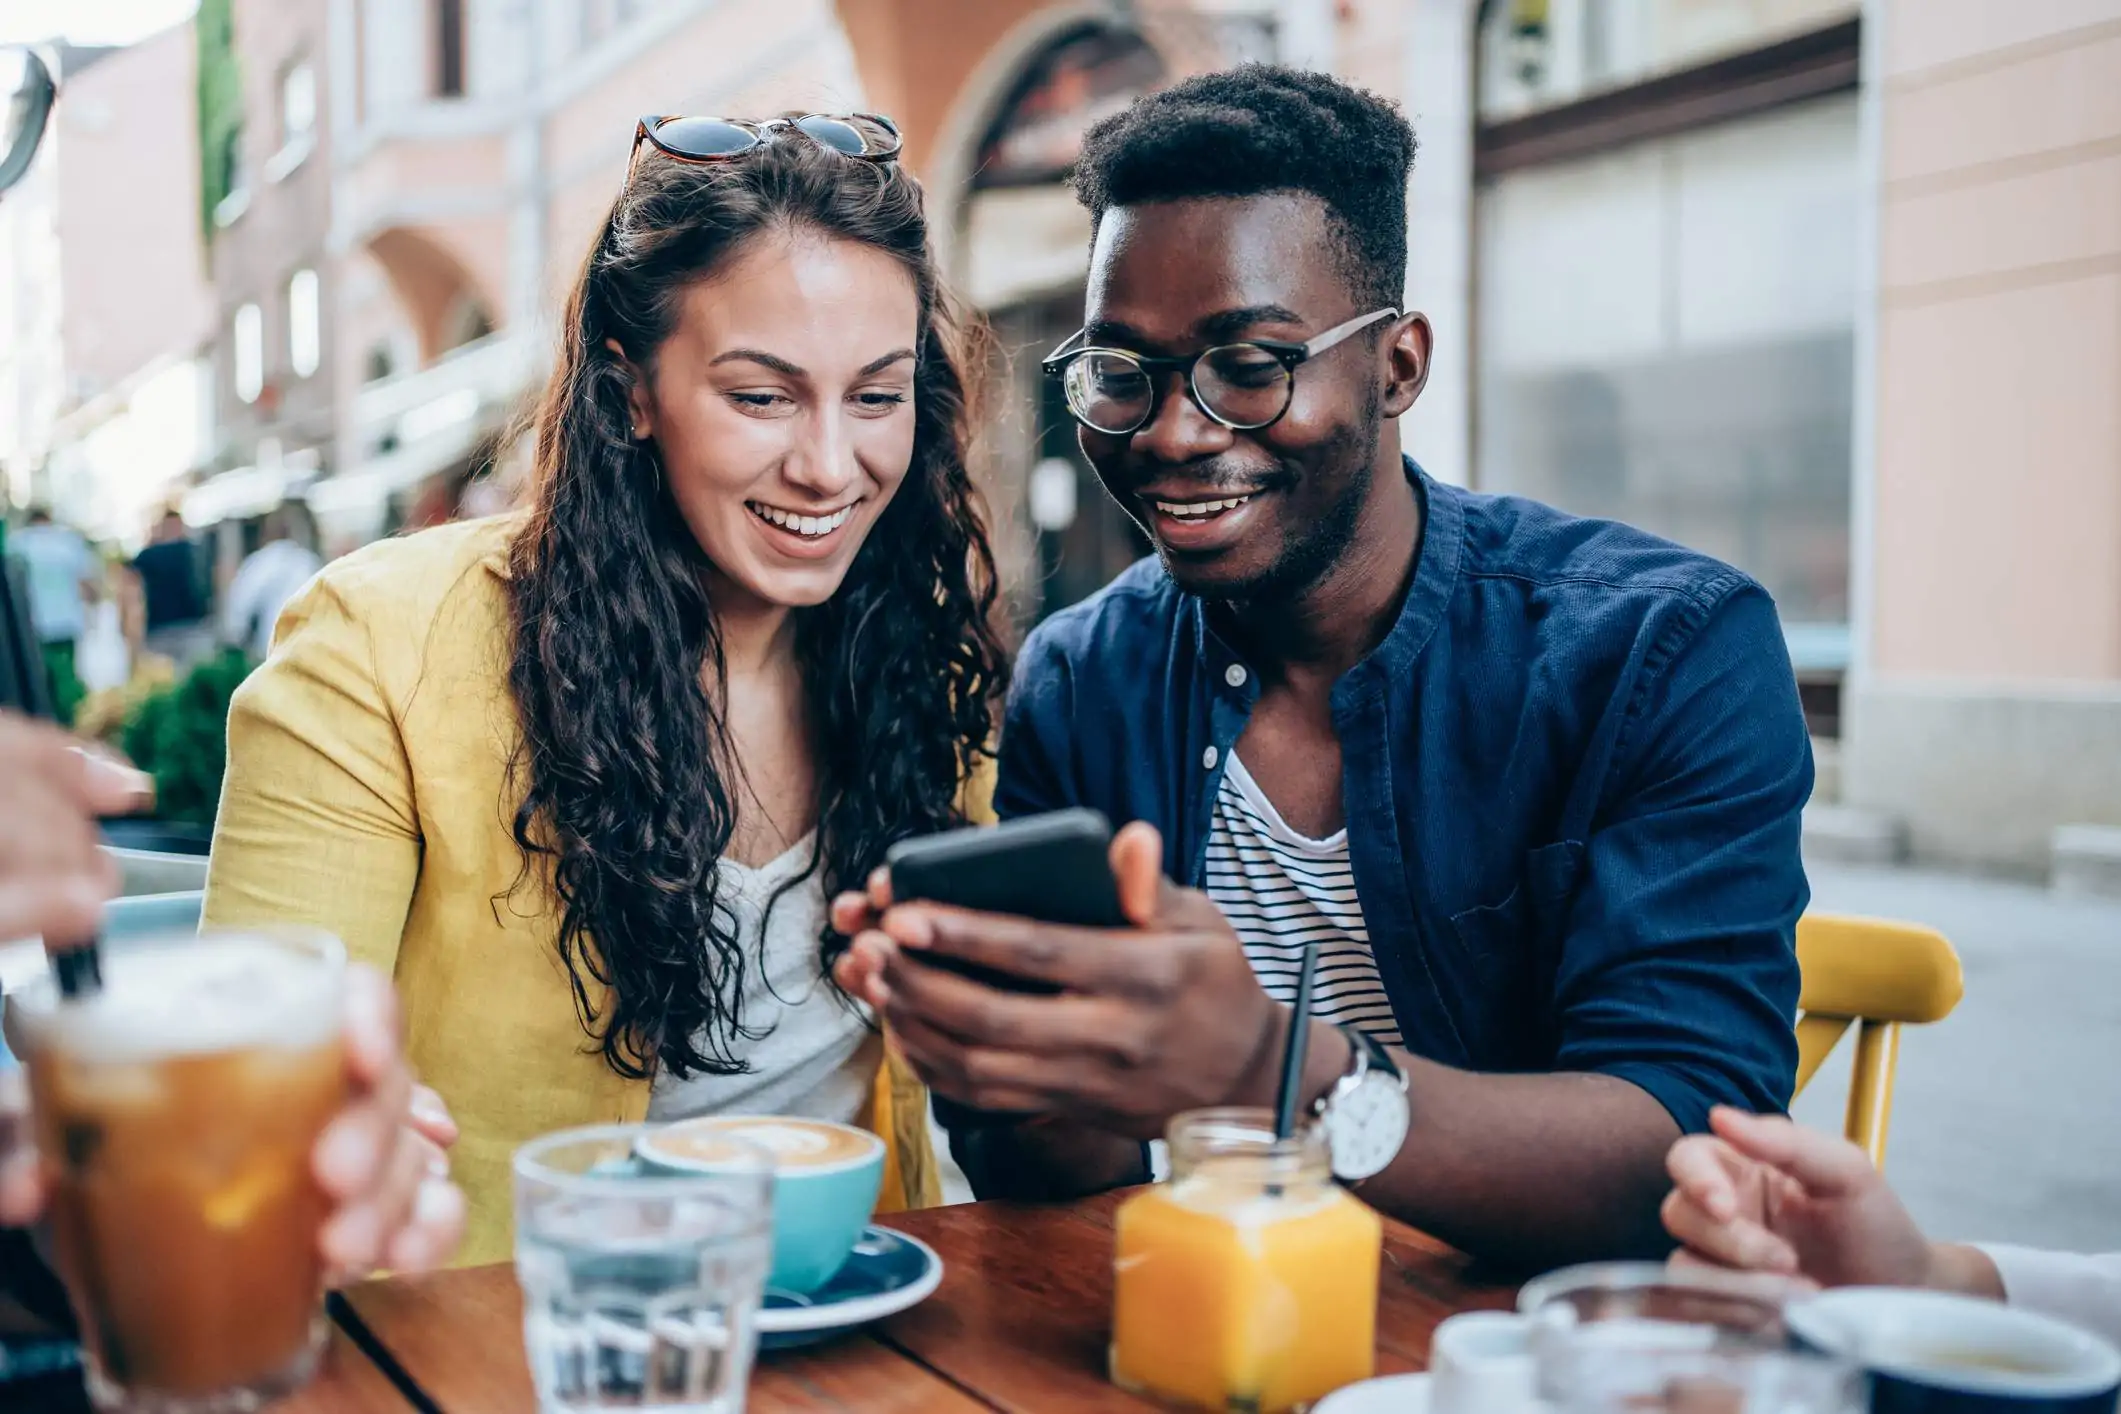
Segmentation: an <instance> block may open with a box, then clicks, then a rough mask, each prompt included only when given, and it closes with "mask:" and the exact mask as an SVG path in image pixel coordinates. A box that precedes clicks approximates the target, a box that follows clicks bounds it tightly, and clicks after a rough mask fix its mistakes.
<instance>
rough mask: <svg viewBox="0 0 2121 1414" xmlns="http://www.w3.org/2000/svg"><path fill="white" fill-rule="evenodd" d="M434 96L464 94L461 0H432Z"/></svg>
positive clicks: (462, 14) (459, 95)
mask: <svg viewBox="0 0 2121 1414" xmlns="http://www.w3.org/2000/svg"><path fill="white" fill-rule="evenodd" d="M434 16H435V29H434V33H435V97H437V98H462V97H463V96H464V0H435V8H434Z"/></svg>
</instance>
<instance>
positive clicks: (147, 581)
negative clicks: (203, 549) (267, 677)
mask: <svg viewBox="0 0 2121 1414" xmlns="http://www.w3.org/2000/svg"><path fill="white" fill-rule="evenodd" d="M133 572H134V573H135V574H137V575H139V576H140V589H141V592H142V593H144V594H145V595H146V596H147V651H148V652H150V653H159V654H161V655H162V656H163V657H165V658H168V659H170V660H171V661H172V662H174V663H175V664H176V665H177V667H178V669H179V670H180V671H181V670H182V669H184V668H186V667H188V666H190V665H191V664H193V663H195V662H197V661H198V660H199V659H201V658H203V657H205V656H206V655H207V654H209V653H211V652H212V651H213V646H214V637H213V628H212V626H211V625H210V624H209V623H208V622H207V617H206V589H205V586H204V585H203V584H202V583H201V582H200V576H199V548H198V546H196V545H194V544H193V543H192V539H191V536H190V534H189V533H188V532H187V531H186V530H185V528H184V517H183V516H182V515H180V514H179V513H178V512H177V510H176V509H175V508H174V507H172V508H171V509H169V510H166V511H164V512H163V513H162V519H161V520H160V521H158V522H156V524H155V530H154V534H153V536H152V538H151V539H150V541H149V543H148V546H147V548H146V549H144V550H142V551H141V552H140V553H139V554H138V555H136V556H134V557H133Z"/></svg>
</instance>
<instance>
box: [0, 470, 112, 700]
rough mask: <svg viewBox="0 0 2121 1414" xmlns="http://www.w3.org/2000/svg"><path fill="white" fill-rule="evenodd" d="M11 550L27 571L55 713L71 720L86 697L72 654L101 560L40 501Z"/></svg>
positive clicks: (98, 582) (100, 574) (32, 612)
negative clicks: (40, 504) (84, 696)
mask: <svg viewBox="0 0 2121 1414" xmlns="http://www.w3.org/2000/svg"><path fill="white" fill-rule="evenodd" d="M7 553H8V554H9V555H11V556H13V557H14V558H15V559H18V560H20V561H22V565H23V569H24V570H25V571H26V574H27V579H28V584H29V614H30V624H31V626H32V627H33V628H34V629H35V631H36V634H37V647H38V650H39V652H40V653H41V654H42V655H43V658H44V668H45V672H46V673H47V674H48V675H49V676H50V678H51V692H52V709H53V714H54V715H55V716H57V717H58V719H59V720H60V721H61V722H72V721H73V719H74V709H75V707H77V706H78V705H79V704H80V701H81V697H82V687H81V679H80V677H79V675H78V674H77V673H76V672H75V669H74V659H75V654H76V653H77V652H78V651H79V647H78V646H79V643H80V640H81V635H82V633H83V632H85V631H86V630H87V628H88V608H89V605H91V604H93V603H95V602H96V600H97V599H98V598H99V597H100V593H101V590H100V588H99V586H100V585H101V583H102V577H103V565H102V562H101V561H99V560H98V559H97V558H96V552H95V551H94V550H93V549H91V548H90V547H89V543H88V541H87V540H85V539H83V538H82V535H81V532H80V531H78V530H75V529H74V528H73V527H72V526H70V525H61V524H59V523H58V522H57V521H55V520H53V519H52V513H51V512H50V511H48V510H45V509H43V508H42V507H39V508H37V509H35V510H32V511H31V512H30V513H29V524H27V525H25V526H23V527H22V529H20V530H18V531H16V532H15V533H14V535H13V536H12V537H11V538H10V539H9V540H8V542H7Z"/></svg>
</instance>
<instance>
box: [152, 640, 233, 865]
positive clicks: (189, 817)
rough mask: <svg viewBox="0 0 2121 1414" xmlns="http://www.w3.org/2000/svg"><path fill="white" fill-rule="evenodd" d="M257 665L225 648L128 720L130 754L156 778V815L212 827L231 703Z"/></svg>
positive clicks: (225, 758)
mask: <svg viewBox="0 0 2121 1414" xmlns="http://www.w3.org/2000/svg"><path fill="white" fill-rule="evenodd" d="M252 666H253V665H252V663H251V661H250V659H249V658H247V657H246V656H244V655H243V654H242V653H241V652H239V651H237V650H236V649H233V648H230V649H224V650H223V651H222V652H221V653H220V655H219V656H217V657H213V658H209V659H207V660H206V661H205V662H203V663H201V664H199V665H198V666H197V667H195V668H193V669H192V670H191V671H190V672H189V673H187V674H185V675H184V676H183V677H182V678H180V679H179V680H178V681H176V682H175V683H173V684H171V685H170V686H168V687H164V688H160V689H158V690H156V691H154V692H152V693H150V694H148V696H147V697H146V698H144V699H143V700H142V701H141V703H140V705H139V707H138V708H137V709H136V710H135V711H134V712H133V715H132V717H131V719H130V720H128V721H127V722H126V724H125V736H124V746H125V754H126V755H127V756H130V757H131V758H132V760H133V764H134V765H136V766H138V767H139V768H140V769H141V770H143V771H145V772H147V773H148V774H149V775H151V776H153V777H154V778H155V814H156V816H157V817H158V818H160V819H163V820H177V821H183V822H184V823H186V824H193V825H208V826H210V825H212V824H213V822H214V812H215V811H216V810H218V809H219V808H220V804H221V776H222V773H223V771H224V770H226V769H227V765H228V705H229V702H230V701H231V700H232V699H233V698H234V697H235V695H236V688H237V687H238V686H240V685H241V683H242V681H243V679H245V678H246V677H249V676H250V670H251V668H252Z"/></svg>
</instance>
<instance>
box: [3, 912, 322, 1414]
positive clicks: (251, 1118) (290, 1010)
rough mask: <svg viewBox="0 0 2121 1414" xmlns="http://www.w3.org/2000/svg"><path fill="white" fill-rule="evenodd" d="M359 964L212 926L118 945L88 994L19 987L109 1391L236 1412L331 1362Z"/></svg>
mask: <svg viewBox="0 0 2121 1414" xmlns="http://www.w3.org/2000/svg"><path fill="white" fill-rule="evenodd" d="M344 965H345V955H344V951H343V949H341V947H340V945H339V943H338V941H337V940H336V939H334V938H332V937H329V936H328V935H325V934H321V933H315V932H303V931H297V930H274V929H246V930H240V931H238V930H229V931H209V932H207V933H205V934H204V935H202V936H200V937H198V938H190V937H185V938H181V939H179V938H171V939H163V940H149V939H143V940H141V941H139V942H137V943H133V944H131V945H118V946H116V947H112V948H108V949H106V955H105V957H104V959H103V968H102V970H103V977H104V985H103V990H102V991H101V992H100V993H96V994H93V995H91V996H89V997H86V998H83V999H80V1000H62V999H61V998H60V997H59V996H58V994H57V989H56V987H54V986H53V985H52V984H51V983H50V982H49V981H46V982H41V983H39V984H38V985H36V986H34V987H31V988H28V989H25V990H24V991H22V992H20V993H17V994H16V995H15V996H13V997H10V998H9V1000H8V1015H7V1035H8V1040H9V1042H10V1044H11V1045H12V1046H13V1047H14V1048H15V1050H16V1051H17V1052H18V1053H19V1054H21V1055H22V1056H23V1057H24V1058H25V1059H26V1061H27V1062H28V1067H29V1079H30V1103H31V1110H32V1116H33V1123H34V1127H35V1133H36V1141H37V1148H38V1152H39V1155H40V1156H41V1159H42V1162H43V1164H44V1166H45V1170H46V1172H47V1173H48V1175H49V1176H50V1179H51V1186H52V1199H51V1226H52V1236H53V1241H54V1245H55V1247H56V1255H57V1259H58V1265H59V1270H60V1274H61V1275H62V1276H63V1277H64V1278H65V1281H66V1286H67V1289H68V1291H69V1292H70V1293H71V1294H72V1296H73V1302H74V1310H75V1313H76V1315H77V1316H78V1318H79V1320H80V1325H81V1337H82V1344H83V1346H84V1350H85V1354H86V1356H87V1369H88V1388H89V1394H90V1397H91V1398H92V1399H93V1400H94V1401H95V1403H96V1405H97V1406H98V1407H99V1408H103V1409H124V1410H133V1411H142V1412H143V1414H223V1411H229V1412H230V1414H234V1411H246V1410H254V1409H256V1408H258V1407H259V1405H261V1404H262V1403H264V1402H265V1401H267V1400H270V1399H272V1398H274V1397H276V1396H278V1395H281V1394H284V1393H286V1392H287V1391H289V1390H291V1389H294V1388H295V1387H297V1386H299V1385H300V1384H302V1383H303V1381H305V1380H307V1379H308V1378H309V1376H310V1374H311V1372H312V1371H313V1370H314V1369H315V1367H316V1362H317V1356H318V1353H319V1351H320V1350H321V1348H322V1342H323V1335H324V1326H323V1320H322V1295H323V1281H324V1272H323V1267H322V1259H321V1257H320V1256H319V1253H318V1245H317V1236H318V1231H319V1229H320V1228H321V1227H322V1226H323V1223H324V1219H325V1217H326V1215H327V1212H328V1209H329V1204H328V1203H327V1201H326V1199H325V1196H324V1194H323V1193H322V1192H321V1191H320V1190H319V1188H318V1187H317V1184H316V1180H315V1178H314V1177H313V1176H312V1170H311V1153H312V1151H313V1150H314V1149H315V1147H316V1142H317V1137H318V1135H319V1134H320V1133H321V1132H322V1131H323V1129H324V1126H325V1124H326V1123H327V1122H329V1121H330V1119H331V1118H332V1116H333V1115H335V1114H336V1113H337V1112H338V1111H339V1109H340V1107H341V1106H342V1105H343V1104H344V1103H345V1099H346V1093H347V1077H346V1062H345V1047H344V1044H343V1042H342V1040H341V1035H340V1027H341V1024H342V1021H341V1017H342V1013H343V1006H342V1001H343V994H342V987H343V970H344Z"/></svg>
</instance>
